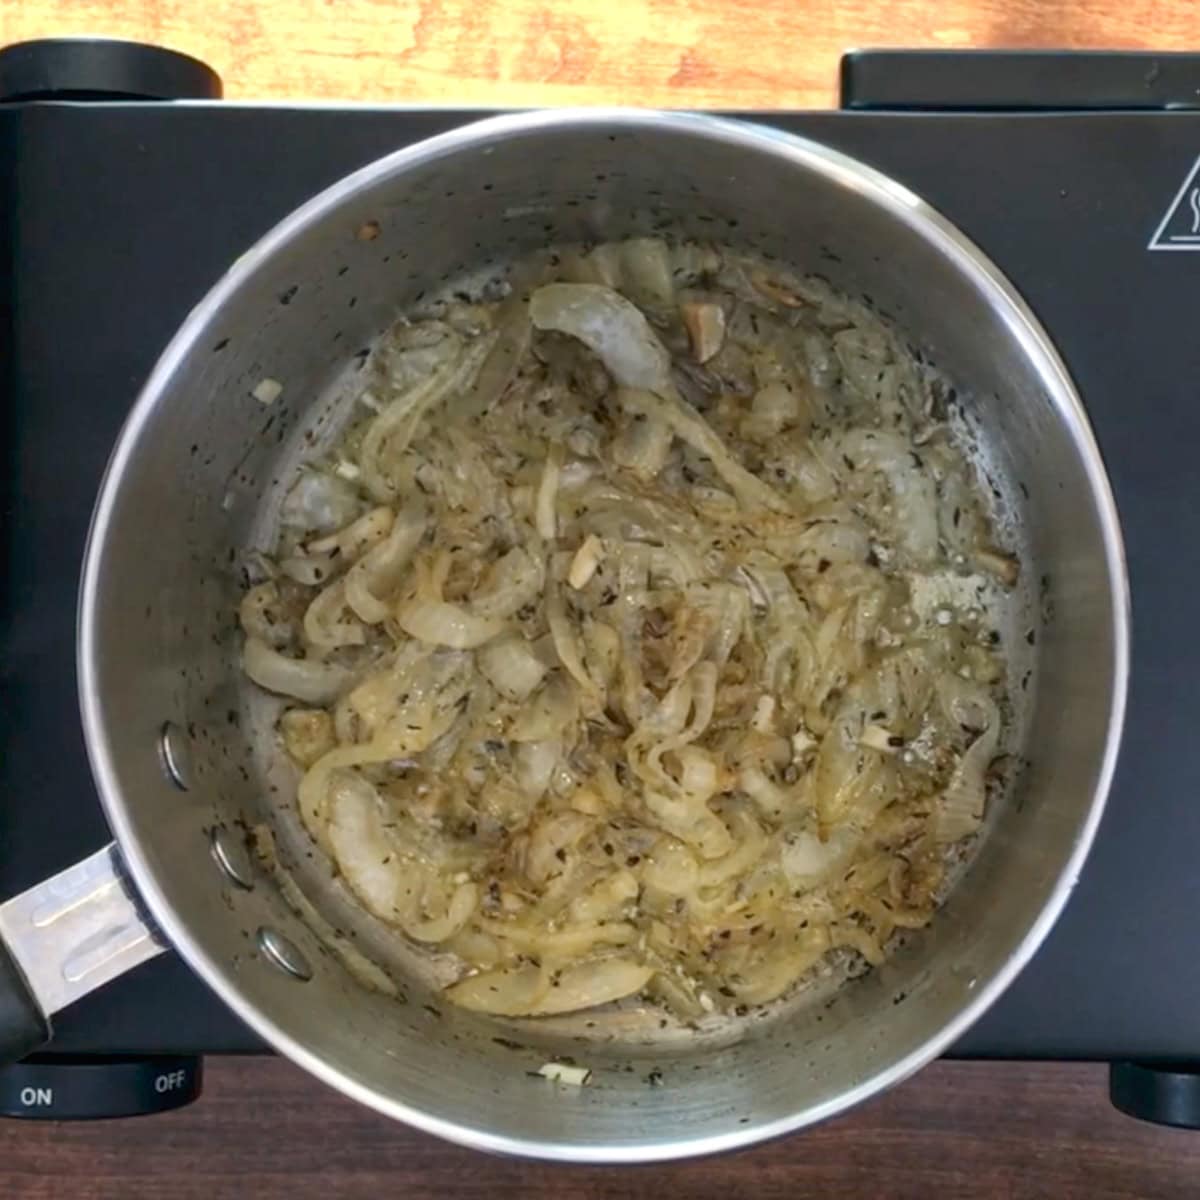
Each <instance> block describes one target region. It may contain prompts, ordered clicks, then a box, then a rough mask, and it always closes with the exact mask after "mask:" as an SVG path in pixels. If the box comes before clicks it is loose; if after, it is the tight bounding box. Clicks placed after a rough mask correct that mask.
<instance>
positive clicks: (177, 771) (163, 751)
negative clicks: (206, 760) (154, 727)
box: [158, 721, 192, 792]
mask: <svg viewBox="0 0 1200 1200" xmlns="http://www.w3.org/2000/svg"><path fill="white" fill-rule="evenodd" d="M158 754H159V758H160V759H161V760H162V766H163V771H164V772H166V776H167V778H168V779H169V780H170V781H171V782H172V783H173V784H174V785H175V786H176V787H177V788H178V789H179V790H180V791H181V792H186V791H187V790H188V788H189V787H190V786H191V781H192V775H191V746H190V745H189V743H188V736H187V734H186V733H185V732H184V731H183V730H182V729H180V727H179V726H178V725H176V724H175V722H174V721H167V722H165V723H164V724H163V727H162V730H161V732H160V733H159V735H158Z"/></svg>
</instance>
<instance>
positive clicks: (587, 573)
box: [567, 533, 604, 591]
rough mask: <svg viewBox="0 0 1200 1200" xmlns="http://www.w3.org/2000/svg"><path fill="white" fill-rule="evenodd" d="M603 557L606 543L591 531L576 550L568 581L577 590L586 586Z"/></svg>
mask: <svg viewBox="0 0 1200 1200" xmlns="http://www.w3.org/2000/svg"><path fill="white" fill-rule="evenodd" d="M603 557H604V543H603V542H602V541H601V540H600V539H599V538H598V537H597V536H596V535H595V534H594V533H589V534H588V535H587V537H585V538H584V539H583V544H582V545H581V546H580V547H579V549H578V550H576V551H575V557H574V558H573V559H572V560H571V567H570V570H568V572H567V582H568V583H569V584H570V585H571V586H572V587H573V588H574V589H575V590H576V591H579V589H580V588H582V587H586V586H587V582H588V580H589V579H591V577H592V576H593V575H595V573H596V568H597V567H598V566H599V565H600V560H601V559H602V558H603Z"/></svg>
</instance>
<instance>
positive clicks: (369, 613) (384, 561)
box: [346, 503, 429, 625]
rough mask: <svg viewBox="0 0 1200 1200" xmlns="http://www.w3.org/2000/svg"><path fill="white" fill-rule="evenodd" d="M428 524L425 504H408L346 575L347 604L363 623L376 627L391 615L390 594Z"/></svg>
mask: <svg viewBox="0 0 1200 1200" xmlns="http://www.w3.org/2000/svg"><path fill="white" fill-rule="evenodd" d="M428 521H429V516H428V513H427V511H426V509H425V506H424V505H423V504H420V503H414V504H408V505H406V506H405V507H404V508H402V509H401V510H400V512H399V513H398V514H397V516H396V517H395V519H394V521H393V522H392V526H391V529H390V530H389V532H388V535H387V537H386V538H384V540H383V541H382V542H380V543H379V544H378V545H376V546H374V547H373V548H372V549H371V550H369V551H368V552H367V553H366V555H364V556H363V558H361V559H360V560H359V561H358V562H356V563H355V564H354V566H353V567H351V568H350V570H349V571H348V572H347V574H346V603H347V604H348V605H349V606H350V608H351V609H352V610H353V612H354V614H355V616H357V617H358V618H359V620H360V621H366V622H367V624H369V625H374V624H378V622H380V621H382V620H384V619H385V618H386V617H388V616H390V615H391V607H390V606H389V605H388V603H387V600H386V598H387V595H388V593H389V592H391V591H393V590H394V589H395V588H396V587H397V586H398V585H399V583H400V579H401V577H402V575H403V573H404V570H405V568H406V567H407V566H408V564H409V562H410V561H411V560H412V556H413V555H414V554H415V553H416V550H417V547H418V546H419V545H420V544H421V539H422V538H423V537H424V536H425V529H426V526H427V525H428Z"/></svg>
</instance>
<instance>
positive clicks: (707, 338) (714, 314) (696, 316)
mask: <svg viewBox="0 0 1200 1200" xmlns="http://www.w3.org/2000/svg"><path fill="white" fill-rule="evenodd" d="M679 312H680V314H681V315H682V317H683V323H684V325H685V326H686V328H687V331H688V337H689V338H690V339H691V343H692V354H693V356H694V357H695V359H696V361H697V362H700V363H706V362H708V360H709V359H710V358H712V357H713V355H715V354H717V353H718V352H719V351H720V349H721V346H722V344H723V343H724V341H725V310H724V309H723V308H722V307H721V306H720V305H719V304H713V303H698V304H681V305H680V306H679Z"/></svg>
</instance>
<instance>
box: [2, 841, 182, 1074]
mask: <svg viewBox="0 0 1200 1200" xmlns="http://www.w3.org/2000/svg"><path fill="white" fill-rule="evenodd" d="M166 948H167V943H166V941H165V939H164V938H163V937H162V935H161V934H160V933H159V932H158V931H157V929H155V928H154V925H153V923H152V922H151V921H150V919H149V917H148V916H146V914H145V913H144V911H143V909H142V906H141V903H140V902H139V901H138V899H137V896H136V894H135V892H134V891H133V888H132V886H131V885H130V883H129V880H128V878H127V877H126V874H125V871H124V867H123V865H122V863H121V856H120V852H119V851H118V850H117V847H116V844H115V843H110V844H109V845H107V846H105V847H104V849H103V850H97V851H96V853H95V854H93V855H91V856H90V857H88V858H85V859H83V860H82V861H81V862H78V863H76V864H75V865H74V866H72V867H68V868H67V869H66V870H65V871H61V872H59V874H57V875H52V876H51V877H50V878H49V879H45V880H43V881H42V882H41V883H39V884H36V885H35V886H34V887H31V888H30V889H29V890H28V891H26V892H22V893H21V894H20V895H19V896H14V897H13V898H12V899H11V900H8V901H6V902H5V903H4V904H0V1064H2V1063H9V1062H15V1061H16V1060H17V1059H21V1058H24V1057H25V1056H26V1055H27V1054H31V1053H33V1051H35V1050H37V1049H38V1048H39V1047H40V1046H42V1045H44V1044H45V1043H46V1042H47V1041H48V1040H49V1038H50V1017H51V1015H52V1014H53V1013H56V1012H58V1011H59V1009H62V1008H66V1006H67V1005H68V1004H71V1003H72V1002H73V1001H75V1000H78V999H79V998H80V997H81V996H85V995H87V993H88V992H91V991H94V990H95V989H96V988H98V987H100V986H101V985H102V984H105V983H107V982H108V981H109V980H110V979H115V978H116V977H117V976H118V975H123V974H124V973H125V972H126V971H128V970H130V969H131V968H133V967H135V966H137V965H138V963H141V962H145V961H146V959H148V958H153V957H155V955H157V954H161V953H162V952H163V951H164V950H165V949H166Z"/></svg>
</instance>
